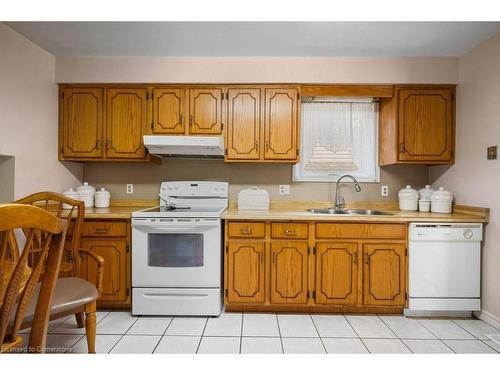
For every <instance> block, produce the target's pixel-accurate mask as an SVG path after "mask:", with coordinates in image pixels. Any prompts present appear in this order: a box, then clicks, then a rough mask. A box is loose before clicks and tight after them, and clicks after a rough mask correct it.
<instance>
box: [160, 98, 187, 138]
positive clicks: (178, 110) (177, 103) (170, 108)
mask: <svg viewBox="0 0 500 375" xmlns="http://www.w3.org/2000/svg"><path fill="white" fill-rule="evenodd" d="M185 108H186V90H185V89H180V88H165V89H163V88H162V89H154V90H153V133H154V134H184V132H185V127H184V121H185V118H186V113H185Z"/></svg>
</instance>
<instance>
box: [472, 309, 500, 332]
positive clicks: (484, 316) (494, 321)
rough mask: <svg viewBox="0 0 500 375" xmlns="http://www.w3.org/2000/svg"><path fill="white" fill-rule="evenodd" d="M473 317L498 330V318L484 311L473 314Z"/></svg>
mask: <svg viewBox="0 0 500 375" xmlns="http://www.w3.org/2000/svg"><path fill="white" fill-rule="evenodd" d="M473 315H474V316H475V317H476V318H478V319H481V320H482V321H484V322H486V323H488V324H490V325H492V326H493V327H495V328H496V329H500V318H499V317H498V316H495V315H493V314H492V313H490V312H488V311H486V310H481V311H478V312H474V313H473Z"/></svg>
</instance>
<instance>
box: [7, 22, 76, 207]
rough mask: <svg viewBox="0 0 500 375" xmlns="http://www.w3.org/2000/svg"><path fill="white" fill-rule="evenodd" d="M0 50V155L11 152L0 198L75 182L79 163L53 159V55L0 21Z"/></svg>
mask: <svg viewBox="0 0 500 375" xmlns="http://www.w3.org/2000/svg"><path fill="white" fill-rule="evenodd" d="M0 51H1V52H0V53H1V58H0V155H4V156H6V157H9V156H10V157H14V158H13V159H12V158H3V159H4V160H8V162H7V163H8V165H4V163H2V165H4V166H5V167H6V168H7V167H8V166H11V165H12V164H14V173H13V174H12V173H11V172H10V171H11V168H10V167H9V173H5V174H2V175H1V176H0V178H1V179H2V180H1V181H0V184H1V185H2V187H1V188H0V190H2V191H7V193H6V195H5V198H2V199H9V200H10V199H12V195H13V197H14V198H20V197H22V196H25V195H28V194H31V193H33V192H36V191H40V190H55V191H63V188H64V187H66V186H73V185H76V184H78V183H79V181H81V178H82V176H83V166H82V165H81V164H75V163H61V162H59V161H58V160H57V147H58V146H57V85H56V84H55V57H54V56H52V55H51V54H49V53H48V52H46V51H44V50H43V49H41V48H40V47H38V46H36V45H35V44H33V43H32V42H30V41H29V40H28V39H26V38H25V37H23V36H21V35H20V34H18V33H16V32H15V31H13V30H12V29H10V28H9V27H7V26H6V25H4V24H2V23H0ZM4 179H9V181H5V180H4ZM12 179H13V181H12ZM12 187H13V192H12Z"/></svg>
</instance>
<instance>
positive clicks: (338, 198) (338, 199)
mask: <svg viewBox="0 0 500 375" xmlns="http://www.w3.org/2000/svg"><path fill="white" fill-rule="evenodd" d="M346 177H347V178H350V179H351V180H352V181H353V182H354V189H356V192H358V193H359V192H360V191H361V186H359V184H358V180H356V178H354V176H351V175H350V174H345V175H343V176H340V177H339V179H338V180H337V183H336V184H335V208H343V207H344V206H345V200H344V197H343V196H342V195H340V192H339V184H340V182H341V181H342V179H344V178H346Z"/></svg>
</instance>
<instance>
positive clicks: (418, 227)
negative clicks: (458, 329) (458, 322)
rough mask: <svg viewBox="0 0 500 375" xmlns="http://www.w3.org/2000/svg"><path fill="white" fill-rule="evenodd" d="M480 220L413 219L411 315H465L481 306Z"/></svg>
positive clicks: (408, 313)
mask: <svg viewBox="0 0 500 375" xmlns="http://www.w3.org/2000/svg"><path fill="white" fill-rule="evenodd" d="M482 238H483V225H482V224H480V223H453V224H449V223H411V224H410V230H409V248H408V264H409V267H408V273H409V275H408V284H409V285H408V292H409V293H408V294H409V296H408V297H409V298H408V308H407V309H405V311H404V313H405V315H407V316H425V315H430V316H432V315H438V316H463V315H470V314H471V312H472V311H477V310H480V307H481V299H480V297H481V294H480V292H481V241H482Z"/></svg>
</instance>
